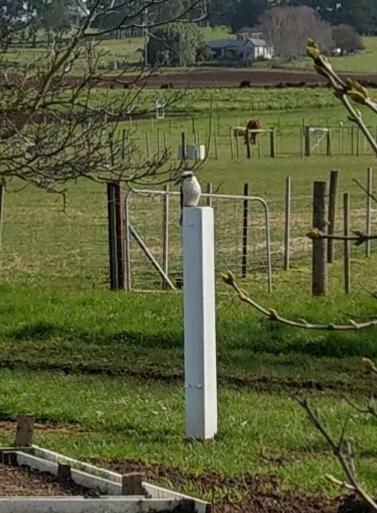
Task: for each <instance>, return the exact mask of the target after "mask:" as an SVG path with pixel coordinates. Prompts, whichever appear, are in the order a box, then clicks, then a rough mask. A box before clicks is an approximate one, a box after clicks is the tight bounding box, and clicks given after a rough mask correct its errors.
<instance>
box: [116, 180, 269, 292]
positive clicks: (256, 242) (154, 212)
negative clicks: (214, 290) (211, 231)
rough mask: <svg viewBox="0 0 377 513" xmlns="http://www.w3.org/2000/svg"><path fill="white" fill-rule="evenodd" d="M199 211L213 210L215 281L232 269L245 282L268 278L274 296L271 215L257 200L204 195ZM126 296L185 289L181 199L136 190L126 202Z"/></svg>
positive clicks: (167, 193)
mask: <svg viewBox="0 0 377 513" xmlns="http://www.w3.org/2000/svg"><path fill="white" fill-rule="evenodd" d="M201 205H202V206H203V205H207V206H211V207H213V208H214V217H215V266H216V276H218V275H219V274H220V273H221V272H224V271H225V270H227V269H231V270H232V271H233V272H234V273H235V274H236V275H237V276H239V277H241V278H246V277H247V276H248V275H249V274H250V273H253V272H265V273H266V284H267V288H268V291H269V292H271V291H272V262H271V243H270V214H269V208H268V205H267V203H266V201H265V200H264V199H263V198H260V197H256V196H241V195H231V194H216V193H210V192H208V193H202V196H201ZM124 213H125V232H126V237H125V239H126V240H125V261H126V266H125V271H126V288H127V290H132V289H133V290H156V289H161V288H163V289H167V288H170V289H176V288H181V287H182V285H183V283H182V249H181V248H182V240H181V236H182V232H181V227H180V226H179V224H178V219H179V215H180V194H179V192H176V191H170V190H169V189H168V187H165V189H164V190H148V189H134V190H132V191H130V192H129V193H128V194H127V196H126V198H125V208H124Z"/></svg>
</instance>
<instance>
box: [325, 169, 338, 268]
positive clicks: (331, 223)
mask: <svg viewBox="0 0 377 513" xmlns="http://www.w3.org/2000/svg"><path fill="white" fill-rule="evenodd" d="M338 177H339V172H338V171H331V173H330V191H329V219H328V233H329V234H330V235H333V234H334V233H335V217H336V193H337V188H338ZM334 246H335V245H334V241H333V240H328V241H327V262H328V263H329V264H332V263H333V261H334Z"/></svg>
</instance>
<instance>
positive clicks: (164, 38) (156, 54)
mask: <svg viewBox="0 0 377 513" xmlns="http://www.w3.org/2000/svg"><path fill="white" fill-rule="evenodd" d="M206 48H207V44H206V41H205V39H204V37H203V35H202V33H201V32H200V29H199V27H198V26H197V25H196V24H194V23H189V24H187V23H173V24H170V25H167V26H165V27H162V28H160V29H156V30H154V31H153V33H152V34H151V37H150V38H149V43H148V61H149V64H152V65H164V66H191V65H193V64H195V63H196V62H197V61H198V60H199V59H200V57H201V56H203V54H205V52H206Z"/></svg>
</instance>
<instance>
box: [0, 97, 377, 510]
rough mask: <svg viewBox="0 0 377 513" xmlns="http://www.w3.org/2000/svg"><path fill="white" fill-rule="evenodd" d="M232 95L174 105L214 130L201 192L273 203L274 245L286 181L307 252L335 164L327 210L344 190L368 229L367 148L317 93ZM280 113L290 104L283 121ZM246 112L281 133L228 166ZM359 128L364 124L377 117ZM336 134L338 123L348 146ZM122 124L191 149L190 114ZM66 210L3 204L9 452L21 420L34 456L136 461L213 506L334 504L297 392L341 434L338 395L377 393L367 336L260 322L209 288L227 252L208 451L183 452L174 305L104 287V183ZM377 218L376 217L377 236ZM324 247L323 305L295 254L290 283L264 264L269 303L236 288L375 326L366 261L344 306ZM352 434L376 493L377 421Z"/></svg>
mask: <svg viewBox="0 0 377 513" xmlns="http://www.w3.org/2000/svg"><path fill="white" fill-rule="evenodd" d="M234 93H235V92H234V91H232V90H229V91H227V92H226V93H225V92H221V91H214V96H213V97H212V100H211V97H210V95H209V93H208V92H207V91H204V92H203V93H202V94H200V92H198V91H195V92H189V93H188V96H187V97H186V98H182V99H180V100H179V101H180V102H181V104H178V106H177V105H175V106H174V109H176V111H182V110H184V109H187V110H188V109H189V108H191V110H192V111H193V112H194V113H199V112H200V113H201V116H196V117H195V119H194V129H195V130H194V132H195V133H196V137H197V136H198V135H197V131H199V137H200V138H201V140H202V141H203V140H206V134H207V133H208V131H209V128H211V134H212V137H213V133H216V136H217V138H218V144H219V148H218V158H217V159H216V158H215V155H214V149H213V144H214V142H213V138H212V139H211V141H210V144H211V146H210V152H211V153H210V158H209V159H208V160H207V161H206V162H205V163H204V164H203V166H202V168H200V170H199V171H198V175H199V177H200V180H201V182H202V183H203V184H205V183H206V182H212V183H213V186H214V189H215V190H216V189H218V190H220V191H221V192H224V193H240V192H241V191H242V188H243V183H245V182H248V183H249V184H250V191H251V193H252V194H253V195H261V196H262V197H264V198H266V199H267V201H268V202H269V203H270V205H271V214H272V224H273V231H272V235H273V238H274V237H275V238H278V237H281V233H282V211H283V190H284V181H285V177H286V176H288V175H289V176H291V177H292V180H293V197H294V198H295V200H294V203H293V214H294V226H293V228H294V229H293V232H294V236H295V237H298V238H300V237H301V241H302V242H301V243H302V244H305V243H304V241H305V240H306V239H305V233H306V231H307V230H308V229H309V228H310V227H311V194H312V183H313V180H318V179H328V176H329V172H330V170H331V169H339V171H340V184H339V200H340V198H341V193H343V192H346V191H348V192H350V193H351V205H352V208H353V210H352V218H351V222H352V228H361V229H363V228H364V222H365V217H364V214H365V210H364V209H365V196H364V195H363V193H362V192H361V191H360V189H359V188H358V187H357V186H356V185H355V183H354V182H353V179H354V178H358V179H359V180H361V181H363V183H365V180H366V169H367V168H368V167H370V166H372V167H373V166H374V165H375V157H373V156H372V155H371V154H370V153H369V154H368V153H367V152H364V145H363V142H362V141H359V142H360V148H359V149H360V150H362V151H360V153H361V155H360V156H358V157H356V155H355V152H354V154H353V155H351V152H350V151H349V150H350V141H351V139H350V136H349V133H348V132H346V130H348V128H347V125H349V123H348V122H347V119H346V115H345V114H344V112H343V111H342V109H341V108H339V107H338V106H336V104H334V99H333V98H332V96H331V94H330V93H329V91H327V90H321V91H317V90H310V91H306V90H288V91H284V90H283V91H273V90H266V91H263V92H262V91H252V90H251V91H247V92H242V95H240V96H239V97H238V98H237V99H235V100H233V99H232V100H229V98H233V96H234ZM154 94H156V95H157V94H159V93H157V92H156V91H155V92H153V91H150V92H147V93H146V95H147V96H146V97H145V98H144V100H143V101H144V102H145V104H147V103H149V102H153V100H154V96H153V95H154ZM227 100H228V103H227ZM211 101H212V107H213V115H212V119H210V117H209V107H210V104H211ZM293 101H295V102H296V103H295V105H294V108H292V109H288V106H291V104H292V102H293ZM284 106H285V107H284ZM221 107H223V110H220V109H221ZM254 115H257V116H258V118H260V119H261V121H262V124H263V126H266V127H267V126H276V127H277V130H278V141H277V143H278V158H276V159H271V158H269V156H268V141H266V139H261V143H260V152H259V154H258V151H256V152H255V153H254V155H253V158H252V159H251V160H250V161H248V160H246V159H245V158H244V153H243V152H244V147H243V145H240V148H239V151H240V154H239V156H238V157H237V155H236V154H235V153H234V155H233V158H231V151H230V141H229V131H230V128H232V127H233V126H236V125H238V124H244V123H245V122H246V121H247V120H248V119H250V117H251V116H254ZM303 120H304V121H303ZM366 120H367V121H368V123H369V124H371V123H372V121H373V118H372V117H369V116H367V117H366ZM303 122H304V123H305V124H310V125H312V126H331V127H333V128H334V141H333V145H334V156H333V157H325V156H323V155H322V154H320V155H317V154H314V155H313V156H312V157H309V158H301V157H300V155H299V143H300V140H299V130H300V127H302V124H303ZM339 122H343V123H344V125H345V127H344V134H343V136H342V137H344V139H342V141H343V146H344V147H343V152H341V151H340V150H341V149H342V148H341V139H340V132H339ZM335 127H337V129H336V130H335ZM121 128H125V129H129V128H130V129H131V133H130V135H129V136H130V137H132V138H134V139H135V141H138V143H139V145H140V147H141V148H142V150H143V152H145V151H146V144H145V133H146V132H147V133H148V134H149V137H150V139H149V144H150V148H149V150H150V152H151V154H152V153H153V152H156V151H157V139H156V137H157V133H158V132H159V136H160V140H163V138H164V137H163V136H164V135H165V138H166V142H167V144H168V146H169V147H171V152H172V155H176V150H177V145H178V143H179V140H180V133H181V131H182V130H184V131H185V132H186V135H187V138H188V142H193V140H194V135H195V134H194V133H193V121H192V118H191V117H185V118H178V119H175V118H174V119H170V120H169V119H166V120H164V121H160V122H157V121H153V123H152V121H151V120H140V121H137V122H133V123H132V124H131V125H130V124H129V123H124V124H123V125H122V127H121ZM157 129H158V130H157ZM346 134H348V135H346ZM263 137H264V136H263ZM232 144H235V143H234V141H233V142H232ZM355 144H356V143H355V140H354V145H355ZM233 151H234V152H236V148H235V146H233ZM321 151H322V150H321ZM241 152H242V153H241ZM340 153H342V154H340ZM144 154H145V153H144ZM15 188H16V187H13V189H15ZM10 189H12V187H11V188H10ZM67 199H68V207H67V210H66V211H65V212H62V211H61V202H60V199H59V198H56V197H55V196H54V195H51V194H50V195H48V194H46V193H43V192H41V191H36V190H35V189H31V188H27V189H23V190H21V191H18V192H11V190H10V191H8V192H7V194H6V198H5V217H4V225H3V234H2V249H1V251H2V260H1V264H2V265H1V271H0V276H1V283H2V284H1V286H0V312H1V322H0V373H1V384H0V387H1V388H0V390H1V394H0V420H3V421H4V423H2V424H1V429H0V441H1V442H3V443H8V442H9V441H10V440H11V436H12V434H11V424H8V421H11V420H14V419H15V417H16V416H17V414H20V413H31V414H33V415H34V416H35V418H36V419H37V421H38V423H39V426H38V428H37V430H36V441H37V443H38V444H40V445H45V446H47V447H51V448H54V449H56V450H59V451H62V452H65V453H67V454H69V455H72V456H75V457H78V458H83V459H92V460H96V461H101V463H103V464H105V465H109V466H111V467H113V468H118V466H119V465H121V464H122V462H128V464H130V465H131V463H132V464H133V465H138V468H140V469H144V470H145V471H146V473H147V475H153V476H154V478H155V479H156V480H158V481H159V482H161V483H163V484H168V485H173V486H175V487H176V488H178V489H180V490H182V491H184V492H186V493H193V494H196V495H198V496H200V497H203V498H206V499H208V500H211V501H213V502H215V503H217V504H219V505H220V506H219V507H222V506H221V505H224V504H225V503H226V502H227V501H228V499H229V494H230V499H231V500H233V501H235V502H236V503H238V504H242V501H243V500H246V498H247V497H250V495H251V494H254V495H255V494H256V496H258V494H263V493H265V492H266V490H267V491H269V493H277V494H285V493H287V490H289V491H290V492H292V491H293V492H295V493H298V494H303V493H307V494H310V495H313V494H316V495H322V496H335V495H337V494H338V493H339V491H338V490H337V489H334V488H333V487H332V486H331V485H330V484H329V483H328V482H327V481H326V479H325V477H324V475H325V474H326V473H332V474H334V475H336V476H338V477H341V473H340V471H339V469H338V467H337V465H336V463H335V462H334V460H333V458H332V457H331V455H330V453H329V452H328V450H327V448H326V445H325V443H324V442H323V440H322V439H321V438H320V437H319V436H318V435H317V433H315V432H314V430H313V428H312V427H311V426H310V425H309V423H308V421H307V420H306V418H305V415H304V414H303V412H302V411H301V409H300V407H299V406H298V405H297V403H296V401H295V400H294V398H293V397H292V393H299V394H300V395H301V396H304V395H308V396H310V398H311V400H312V401H313V404H315V405H316V406H318V408H319V409H320V411H321V412H322V414H323V416H324V418H325V419H326V422H328V425H329V426H330V427H331V428H332V429H333V430H334V431H335V432H336V433H339V430H340V427H339V422H340V421H341V419H343V418H345V416H346V415H347V412H348V411H350V406H349V405H348V404H347V403H346V401H345V400H344V396H346V397H347V398H348V399H351V400H352V401H354V402H356V403H357V404H359V405H364V404H365V402H366V401H367V398H368V397H369V395H371V394H373V391H374V390H375V381H374V380H373V377H372V376H370V375H369V373H368V372H367V371H366V370H365V369H364V368H363V367H362V365H361V358H362V357H363V356H367V357H370V358H376V359H377V344H376V340H377V337H376V330H375V329H372V330H369V331H365V332H354V333H346V334H344V333H342V334H340V333H338V332H331V331H328V332H317V331H315V332H311V331H303V330H293V329H291V328H288V327H285V326H282V325H278V324H275V323H272V322H269V321H266V320H265V319H262V318H261V317H260V315H259V314H257V313H256V312H254V311H252V310H251V309H250V308H249V307H248V306H246V305H244V304H241V303H240V302H239V300H238V299H237V298H236V297H235V296H234V294H233V293H232V292H231V291H230V290H228V289H227V288H226V287H225V285H220V283H219V282H220V280H219V274H220V272H222V271H225V270H226V269H227V268H228V266H229V264H232V265H233V260H231V259H226V258H225V259H224V260H223V263H222V264H221V266H220V267H219V268H218V269H217V277H218V280H217V283H218V284H219V286H218V294H217V310H216V312H217V337H218V369H219V384H220V390H219V405H220V430H219V435H218V437H217V439H216V441H215V442H213V443H210V444H200V443H193V442H188V441H186V440H185V439H184V418H183V411H184V405H183V393H184V392H183V327H182V322H183V319H182V299H183V298H182V293H181V292H180V291H175V292H166V291H165V292H161V291H158V292H154V293H149V294H146V293H136V292H132V293H123V292H119V293H114V292H110V291H108V290H107V282H108V276H107V274H108V256H107V251H108V249H107V248H108V246H107V244H108V242H107V227H106V198H105V189H104V187H101V186H100V185H98V184H91V183H89V182H79V183H78V184H75V185H74V186H73V187H72V190H70V191H69V193H68V196H67ZM148 205H149V204H147V208H146V211H147V212H146V214H145V215H146V217H145V219H144V218H143V217H142V218H141V223H142V222H143V221H144V227H143V226H141V227H140V230H144V231H146V230H147V222H149V220H150V219H151V217H155V216H156V212H157V211H159V212H160V204H158V203H156V202H155V203H152V205H153V206H152V207H149V206H148ZM339 205H340V203H339ZM226 212H228V211H226ZM230 212H232V211H230ZM234 212H235V211H234ZM375 212H376V209H375V208H374V209H373V228H375V225H376V223H375V219H376V216H375ZM177 213H178V211H177V210H174V213H173V214H174V215H173V214H172V226H173V224H174V226H175V228H174V229H175V230H176V232H174V233H175V234H177V235H176V237H177V240H178V237H179V232H178V229H177V227H176V217H178V216H177ZM234 215H235V214H234ZM237 215H238V213H237ZM174 216H176V217H174ZM231 216H232V214H231V213H230V214H229V218H228V219H225V221H226V222H227V226H228V227H229V232H233V233H232V237H233V238H229V239H228V240H229V241H230V242H229V247H230V248H231V249H233V248H232V246H231V244H232V243H233V242H234V241H235V240H236V238H237V229H236V223H235V218H233V217H231ZM237 219H238V218H237ZM225 221H224V222H225ZM224 226H225V225H224ZM341 229H342V225H341V209H340V208H339V210H338V230H339V231H340V230H341ZM172 230H173V228H172ZM143 233H144V232H143ZM159 233H161V232H157V231H156V232H155V233H154V234H153V236H154V237H155V240H160V239H159V235H158V234H159ZM156 234H157V235H156ZM218 236H220V234H218ZM237 240H238V239H237ZM279 240H280V239H279ZM152 242H153V241H152ZM336 251H337V260H336V262H335V263H334V264H333V265H331V266H330V269H329V293H328V295H327V296H326V297H323V298H313V297H312V296H311V286H310V279H311V278H310V276H311V274H310V273H311V271H310V253H309V252H307V253H305V257H304V258H302V259H301V258H300V259H298V260H294V262H293V266H292V268H291V269H290V270H289V271H282V270H281V254H280V253H279V254H278V253H277V254H278V257H279V260H277V259H276V260H275V261H274V271H275V276H274V292H273V294H272V295H268V294H267V292H266V286H265V275H264V274H263V273H260V272H252V273H250V275H249V276H248V278H247V279H246V280H244V281H243V282H242V285H243V286H244V288H245V289H246V290H248V291H249V292H250V294H251V295H252V297H254V298H255V299H257V300H258V301H260V302H261V303H262V304H264V305H266V306H268V307H273V308H275V309H277V310H278V311H279V312H283V313H285V314H286V315H287V316H289V317H291V318H294V319H297V318H306V319H308V320H309V321H316V320H321V321H327V322H332V321H335V322H345V321H347V319H349V318H353V319H355V320H365V319H367V318H370V317H375V311H376V299H375V298H374V297H373V296H372V295H371V292H375V291H376V290H377V278H376V276H375V273H374V272H373V269H375V266H376V264H377V255H376V254H375V253H373V255H372V257H370V258H369V259H367V258H365V257H364V254H363V252H362V251H361V250H356V249H352V287H353V288H352V293H351V294H350V295H348V296H346V295H345V294H344V293H343V292H342V289H343V266H342V259H341V256H342V246H341V245H338V246H337V248H336ZM276 258H277V257H276ZM141 268H142V269H143V271H144V274H143V275H141V278H140V280H143V279H144V281H146V280H147V278H148V273H147V272H146V271H145V267H141ZM349 434H350V436H351V437H352V439H353V441H354V445H355V449H356V450H357V454H358V457H357V461H358V463H359V464H360V478H361V480H362V481H363V483H365V484H366V486H367V488H368V489H369V490H370V491H371V493H373V492H374V491H375V478H376V450H375V446H376V436H377V429H376V421H375V420H374V419H371V418H369V417H368V416H367V415H364V414H361V413H358V412H353V413H352V414H351V417H350V422H349ZM135 462H136V463H135ZM171 467H173V468H176V469H178V470H177V474H178V475H179V478H178V477H177V478H175V479H173V480H172V481H169V478H167V477H161V476H166V472H165V473H164V472H162V471H161V472H160V477H158V475H156V468H158V469H160V470H161V469H162V470H164V469H165V470H166V469H167V468H171ZM153 469H154V470H153ZM214 475H216V476H220V477H219V479H218V480H217V481H216V482H215V484H213V485H211V486H209V485H208V484H207V485H205V484H203V480H204V479H205V478H206V477H208V478H210V477H211V476H212V477H213V476H214ZM245 475H251V476H256V479H257V480H259V479H260V480H261V481H260V482H261V485H260V487H257V488H253V487H252V486H251V487H248V486H245V483H244V482H243V481H242V478H243V477H245ZM233 477H234V478H235V481H234V483H233V484H232V485H231V486H230V485H229V480H230V478H233ZM258 482H259V481H258Z"/></svg>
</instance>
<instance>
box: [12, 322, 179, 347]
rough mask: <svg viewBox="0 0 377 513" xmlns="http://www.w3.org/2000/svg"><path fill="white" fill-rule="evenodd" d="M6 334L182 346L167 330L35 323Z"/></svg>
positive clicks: (100, 342)
mask: <svg viewBox="0 0 377 513" xmlns="http://www.w3.org/2000/svg"><path fill="white" fill-rule="evenodd" d="M8 336H9V337H10V338H12V339H13V340H19V341H23V340H28V341H30V340H35V341H48V340H54V339H58V340H66V341H69V342H70V341H78V342H84V343H92V344H98V345H114V344H115V345H116V344H129V345H133V346H140V347H143V348H161V349H172V348H179V347H182V337H178V336H176V335H175V334H173V333H169V332H167V331H164V332H158V333H155V334H153V335H150V334H145V333H144V332H141V331H140V332H129V331H121V332H118V333H111V334H106V333H103V332H98V331H95V330H93V331H92V330H86V329H77V328H70V327H61V326H58V325H54V324H50V323H41V322H39V323H35V324H30V325H27V326H23V327H22V328H20V329H16V330H12V331H10V332H9V333H8Z"/></svg>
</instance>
